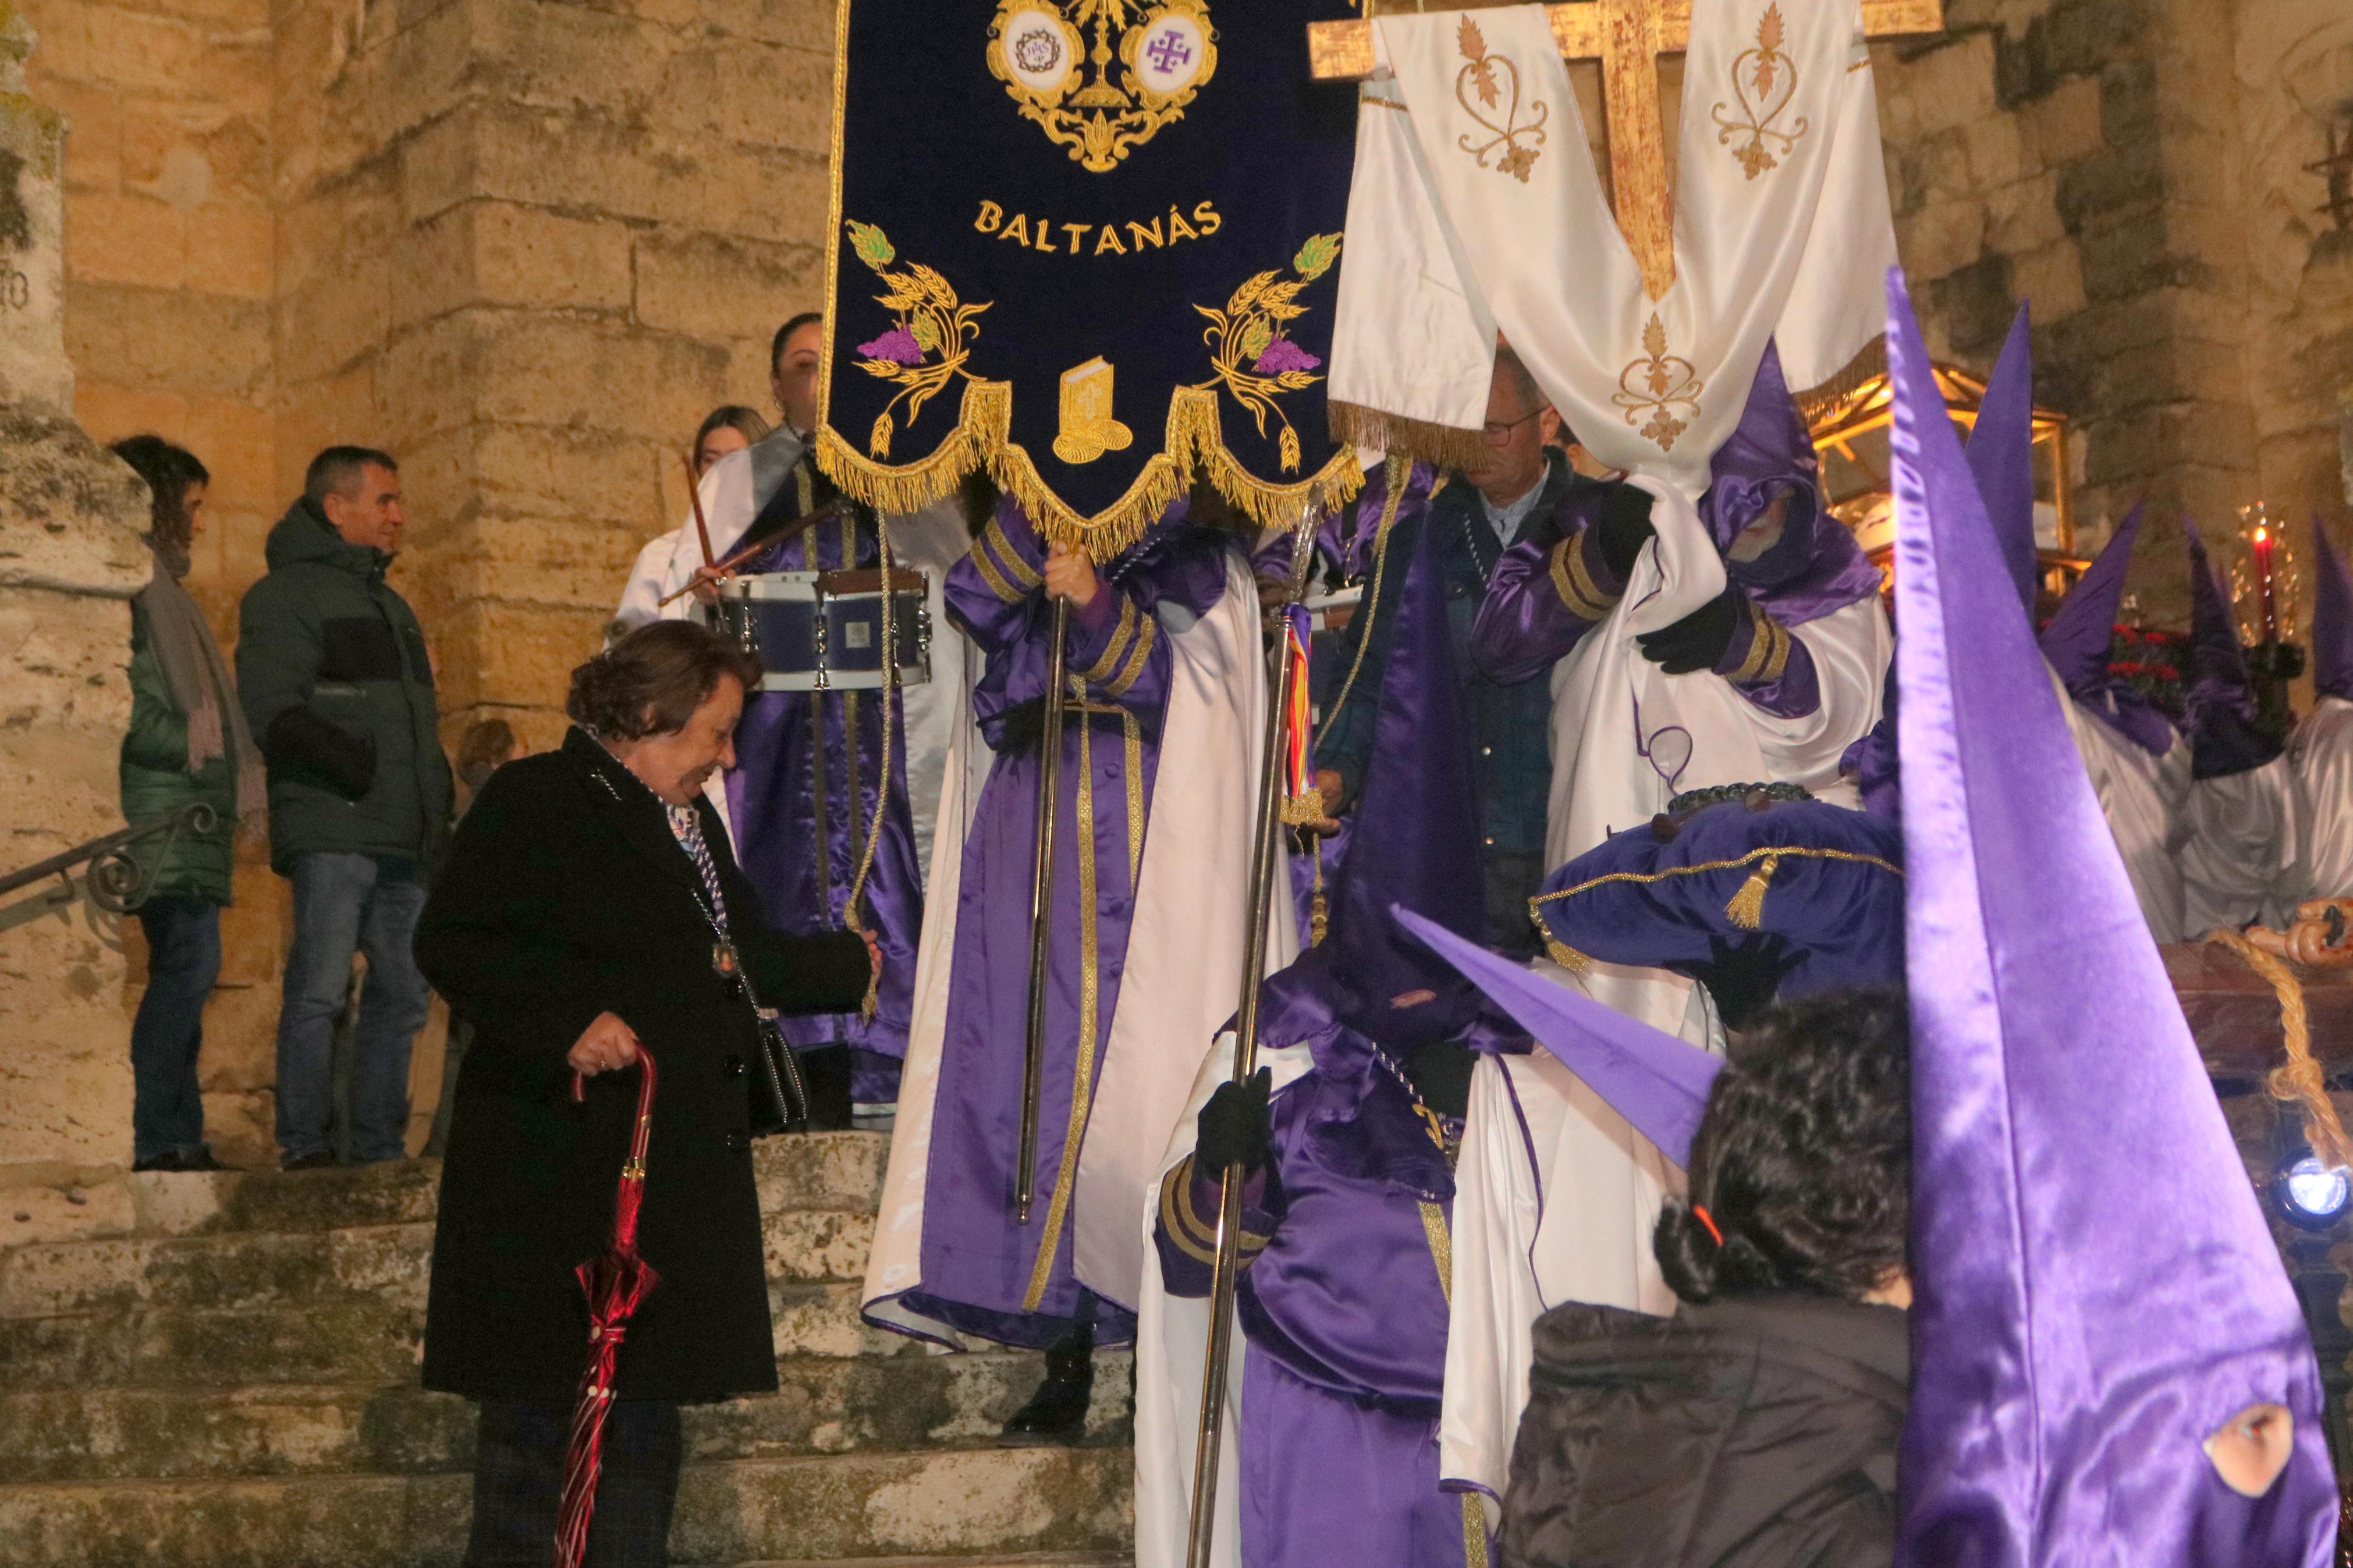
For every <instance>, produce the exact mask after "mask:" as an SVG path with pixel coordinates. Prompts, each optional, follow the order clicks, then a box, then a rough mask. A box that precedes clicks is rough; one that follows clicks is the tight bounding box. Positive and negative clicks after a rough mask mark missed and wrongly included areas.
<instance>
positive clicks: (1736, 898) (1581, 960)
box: [1528, 844, 1904, 970]
mask: <svg viewBox="0 0 2353 1568" xmlns="http://www.w3.org/2000/svg"><path fill="white" fill-rule="evenodd" d="M1784 860H1844V861H1847V862H1848V863H1850V864H1852V865H1857V866H1876V867H1878V868H1880V869H1881V870H1883V871H1885V872H1887V873H1888V874H1889V875H1890V876H1895V877H1901V876H1902V875H1904V868H1903V867H1901V866H1898V865H1896V864H1894V862H1893V861H1890V860H1885V859H1883V858H1880V857H1879V856H1876V855H1860V854H1857V853H1855V852H1854V851H1853V850H1852V849H1815V848H1811V847H1808V846H1805V845H1799V844H1778V845H1767V846H1765V847H1762V848H1757V849H1751V850H1750V851H1749V852H1748V853H1747V854H1746V855H1743V856H1741V857H1740V858H1738V859H1736V860H1703V861H1700V862H1699V863H1698V864H1696V865H1693V866H1670V867H1668V868H1666V869H1665V870H1663V871H1611V872H1609V873H1607V874H1605V875H1603V876H1599V877H1595V878H1593V879H1590V880H1588V881H1583V882H1579V883H1577V885H1576V886H1575V887H1573V888H1562V889H1559V890H1557V891H1556V892H1550V893H1538V894H1537V895H1536V896H1535V898H1533V899H1530V900H1528V916H1529V918H1530V919H1532V920H1534V921H1535V922H1536V929H1537V930H1538V931H1544V932H1545V944H1546V948H1547V949H1548V950H1552V951H1551V956H1552V961H1553V962H1554V963H1557V964H1559V965H1560V966H1561V967H1562V968H1564V969H1577V970H1581V969H1583V968H1584V967H1586V965H1588V964H1589V963H1591V962H1592V960H1590V959H1588V958H1587V957H1586V956H1585V955H1584V954H1583V953H1581V952H1577V950H1576V949H1575V948H1572V947H1568V946H1566V945H1564V944H1562V943H1561V942H1557V941H1555V940H1554V938H1553V936H1552V933H1551V932H1550V931H1548V930H1546V926H1545V923H1544V906H1545V905H1546V904H1549V903H1551V902H1553V901H1554V900H1556V899H1568V898H1574V897H1576V896H1577V894H1579V893H1582V892H1586V891H1588V890H1589V889H1594V888H1600V887H1607V886H1608V885H1609V884H1610V883H1612V882H1639V883H1642V884H1645V885H1647V884H1649V883H1651V882H1663V881H1666V880H1668V879H1671V878H1674V877H1698V876H1704V875H1705V874H1706V873H1708V872H1710V871H1731V870H1736V869H1737V868H1740V867H1743V866H1750V865H1757V871H1756V873H1755V874H1754V875H1752V876H1751V877H1750V878H1749V879H1748V880H1747V881H1746V882H1744V883H1743V884H1741V888H1740V890H1739V891H1738V892H1736V893H1735V894H1733V895H1732V901H1731V902H1730V903H1729V904H1726V905H1725V911H1724V912H1725V914H1726V915H1728V916H1730V917H1731V919H1732V923H1733V924H1735V925H1736V926H1739V927H1741V928H1742V929H1743V930H1745V931H1755V930H1757V925H1756V923H1755V922H1756V921H1759V920H1761V919H1762V918H1763V916H1764V912H1765V889H1766V887H1767V885H1768V884H1770V883H1771V881H1772V880H1773V873H1774V872H1775V871H1777V870H1778V869H1779V868H1780V865H1781V862H1782V861H1784ZM1758 862H1762V863H1763V864H1761V865H1758ZM1752 889H1753V891H1752ZM1744 915H1746V917H1747V918H1746V919H1744V918H1742V917H1743V916H1744ZM1564 953H1566V954H1567V955H1568V956H1567V957H1563V956H1562V954H1564ZM1571 960H1576V961H1577V962H1571Z"/></svg>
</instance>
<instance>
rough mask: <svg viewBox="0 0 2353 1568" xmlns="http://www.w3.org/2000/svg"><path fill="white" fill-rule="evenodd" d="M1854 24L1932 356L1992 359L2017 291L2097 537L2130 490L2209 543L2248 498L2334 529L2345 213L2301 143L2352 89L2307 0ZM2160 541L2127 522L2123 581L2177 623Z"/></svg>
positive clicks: (2317, 151) (2315, 142)
mask: <svg viewBox="0 0 2353 1568" xmlns="http://www.w3.org/2000/svg"><path fill="white" fill-rule="evenodd" d="M1946 16H1947V22H1948V24H1949V26H1950V29H1951V30H1950V31H1949V32H1948V33H1947V36H1945V37H1941V38H1937V39H1934V40H1911V41H1902V42H1895V43H1889V44H1883V45H1879V46H1876V47H1875V53H1876V55H1877V65H1878V71H1879V83H1880V90H1881V121H1882V126H1883V131H1884V133H1885V136H1886V142H1887V159H1888V177H1889V183H1890V186H1891V189H1892V192H1893V194H1894V205H1895V213H1896V229H1897V242H1898V247H1899V249H1900V250H1901V253H1902V255H1903V258H1904V261H1905V269H1906V271H1907V272H1908V273H1909V274H1910V275H1911V277H1912V279H1913V283H1914V289H1915V298H1916V299H1918V300H1919V301H1920V302H1921V305H1922V307H1923V312H1924V317H1925V321H1924V325H1925V326H1926V330H1927V332H1928V335H1929V346H1930V349H1931V351H1932V352H1934V353H1937V354H1939V355H1940V356H1944V357H1949V358H1951V359H1954V360H1956V361H1958V362H1960V363H1968V364H1974V365H1976V366H1977V367H1978V368H1979V369H1984V368H1987V367H1989V366H1990V364H1991V363H1992V360H1993V357H1994V354H1995V353H1996V351H1997V350H1998V349H1999V348H2000V342H2001V338H2002V335H2003V333H2004V332H2005V331H2007V330H2008V328H2009V325H2010V316H2011V313H2012V312H2013V311H2014V310H2015V309H2016V308H2017V305H2018V303H2019V302H2020V301H2021V300H2031V301H2032V304H2033V310H2034V324H2035V371H2036V380H2037V389H2038V393H2039V395H2040V396H2041V398H2042V400H2043V401H2045V402H2047V403H2050V404H2052V405H2056V406H2057V407H2059V408H2062V409H2063V410H2065V411H2066V412H2067V413H2069V414H2070V415H2072V416H2074V420H2075V425H2074V432H2073V434H2074V440H2073V450H2072V452H2071V454H2070V458H2071V468H2072V469H2073V479H2074V481H2075V485H2076V500H2077V517H2078V521H2079V525H2081V526H2082V527H2083V529H2084V534H2085V538H2084V541H2083V542H2084V543H2085V544H2087V545H2096V544H2097V543H2099V542H2101V541H2102V540H2104V539H2105V535H2106V532H2107V529H2108V526H2109V525H2110V524H2111V523H2112V522H2113V521H2114V520H2115V519H2116V518H2118V517H2120V516H2121V515H2122V514H2123V513H2124V511H2125V510H2126V509H2127V508H2128V507H2130V506H2131V505H2132V504H2133V503H2134V502H2136V501H2139V500H2146V501H2147V503H2148V505H2149V507H2150V510H2151V515H2152V517H2153V518H2154V519H2158V520H2169V519H2170V518H2171V517H2173V516H2175V515H2178V514H2179V513H2180V512H2181V511H2183V510H2187V511H2189V513H2191V514H2192V515H2194V516H2195V517H2196V518H2197V519H2198V521H2199V526H2200V529H2201V531H2204V532H2205V534H2206V536H2207V538H2208V540H2209V541H2210V542H2219V541H2221V540H2222V539H2224V538H2226V537H2227V536H2228V535H2229V533H2230V531H2232V529H2233V528H2234V527H2235V525H2236V518H2235V515H2234V514H2235V510H2236V509H2237V508H2238V507H2239V506H2241V505H2243V504H2245V503H2246V502H2249V501H2253V500H2267V501H2269V502H2271V503H2272V504H2274V506H2276V507H2279V508H2281V509H2282V510H2284V512H2285V513H2286V514H2287V515H2289V516H2291V517H2295V518H2297V519H2299V520H2300V519H2301V518H2302V517H2303V516H2304V515H2305V514H2306V513H2307V512H2309V511H2311V510H2315V509H2318V510H2321V511H2323V513H2324V514H2325V515H2327V517H2328V519H2329V520H2330V521H2331V523H2332V525H2333V526H2337V527H2339V528H2341V527H2342V526H2343V525H2344V522H2345V520H2346V517H2347V510H2346V501H2347V497H2346V495H2345V492H2344V489H2343V488H2342V482H2341V480H2340V479H2339V478H2338V476H2337V464H2338V458H2337V400H2338V397H2339V396H2340V395H2341V389H2343V388H2344V387H2346V386H2347V385H2348V384H2353V236H2347V235H2345V234H2343V233H2341V232H2339V231H2337V230H2336V228H2335V226H2334V225H2333V224H2332V222H2331V221H2330V220H2329V219H2328V218H2327V217H2325V216H2317V215H2316V214H2315V213H2314V211H2313V209H2314V208H2316V207H2317V206H2318V205H2320V204H2321V201H2322V199H2323V195H2324V190H2325V187H2324V184H2323V182H2322V180H2321V177H2320V176H2319V175H2318V174H2312V173H2309V172H2306V170H2305V169H2304V168H2303V165H2304V164H2306V163H2310V162H2312V161H2314V160H2316V159H2317V158H2319V157H2320V156H2322V155H2323V153H2325V152H2326V146H2325V138H2324V132H2323V126H2324V124H2325V123H2326V121H2327V118H2328V116H2329V115H2330V114H2331V113H2337V112H2343V110H2344V106H2345V105H2346V104H2347V103H2348V101H2353V63H2348V61H2349V60H2353V14H2348V12H2347V11H2346V10H2345V8H2344V7H2343V6H2342V5H2335V4H2331V3H2330V0H2308V3H2295V0H2235V3H2232V0H1947V6H1946ZM2185 571H2186V556H2185V552H2184V551H2183V548H2182V546H2181V544H2180V542H2179V537H2178V535H2176V534H2175V533H2174V531H2173V530H2172V529H2171V528H2170V527H2152V528H2150V529H2148V530H2147V531H2145V533H2144V535H2143V543H2142V547H2141V552H2140V557H2139V559H2138V561H2137V564H2136V574H2135V591H2136V592H2137V595H2138V597H2139V601H2140V603H2141V605H2142V606H2143V608H2144V609H2145V610H2147V612H2148V613H2149V614H2150V616H2152V618H2154V619H2157V620H2158V621H2160V622H2164V623H2167V624H2182V623H2186V621H2187V618H2188V588H2187V584H2186V579H2185V576H2184V574H2185Z"/></svg>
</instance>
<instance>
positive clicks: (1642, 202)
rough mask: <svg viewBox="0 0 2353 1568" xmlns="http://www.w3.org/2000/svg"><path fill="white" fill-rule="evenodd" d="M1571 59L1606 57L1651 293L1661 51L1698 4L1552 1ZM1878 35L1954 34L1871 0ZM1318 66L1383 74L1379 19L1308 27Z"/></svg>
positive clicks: (1659, 187) (1896, 1)
mask: <svg viewBox="0 0 2353 1568" xmlns="http://www.w3.org/2000/svg"><path fill="white" fill-rule="evenodd" d="M1545 12H1546V16H1547V17H1548V18H1549V19H1550V21H1551V23H1552V36H1553V41H1554V42H1555V43H1556V44H1557V45H1558V46H1559V47H1560V52H1561V55H1562V57H1563V58H1567V59H1572V60H1597V59H1598V60H1599V61H1600V62H1601V105H1602V118H1603V120H1604V121H1606V122H1607V123H1606V124H1605V127H1604V130H1605V132H1606V133H1607V135H1608V136H1609V189H1610V195H1611V201H1612V205H1615V207H1616V208H1617V212H1618V226H1619V228H1620V229H1621V230H1623V231H1624V232H1625V236H1626V244H1627V246H1628V247H1629V248H1630V249H1631V250H1632V251H1633V253H1634V259H1635V261H1636V262H1637V263H1639V264H1640V265H1641V269H1642V288H1643V290H1644V292H1646V293H1648V294H1649V295H1650V296H1651V299H1653V300H1655V299H1657V298H1658V297H1659V296H1660V295H1662V294H1664V293H1665V292H1666V291H1667V289H1669V287H1671V286H1672V284H1673V282H1674V280H1675V220H1674V204H1673V200H1672V196H1671V195H1670V192H1669V185H1668V182H1667V143H1666V121H1665V118H1664V116H1663V115H1662V113H1661V111H1660V108H1659V63H1658V61H1659V57H1660V56H1661V55H1672V54H1681V53H1683V50H1685V49H1686V48H1688V47H1691V0H1577V3H1575V4H1570V5H1546V7H1545ZM1862 25H1863V31H1864V33H1865V34H1866V35H1868V36H1869V37H1874V38H1890V37H1900V36H1902V35H1905V34H1907V33H1938V32H1942V31H1944V27H1945V8H1944V3H1943V0H1862ZM1307 57H1308V64H1309V71H1310V74H1312V75H1313V76H1314V79H1316V80H1317V81H1362V80H1363V79H1365V78H1366V77H1368V76H1370V75H1372V74H1373V25H1372V23H1371V22H1369V21H1365V20H1357V19H1351V20H1348V21H1342V22H1310V23H1308V24H1307Z"/></svg>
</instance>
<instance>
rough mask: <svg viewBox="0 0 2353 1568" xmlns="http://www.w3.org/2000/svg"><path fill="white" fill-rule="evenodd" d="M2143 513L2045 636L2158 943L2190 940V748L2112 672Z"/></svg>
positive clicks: (2066, 709)
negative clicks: (2184, 858) (2185, 859)
mask: <svg viewBox="0 0 2353 1568" xmlns="http://www.w3.org/2000/svg"><path fill="white" fill-rule="evenodd" d="M2140 522H2141V509H2140V508H2139V507H2137V506H2136V507H2134V508H2133V509H2132V510H2130V511H2128V512H2126V514H2125V520H2124V521H2122V522H2120V523H2118V524H2117V525H2116V532H2115V533H2113V534H2111V535H2109V537H2108V542H2107V543H2106V544H2105V546H2103V547H2102V548H2101V551H2100V553H2099V554H2098V555H2097V556H2096V557H2095V558H2094V560H2093V562H2092V564H2091V568H2090V570H2088V571H2086V572H2085V573H2084V575H2083V576H2082V577H2081V578H2080V579H2078V580H2077V582H2076V584H2075V585H2074V587H2073V588H2072V589H2070V590H2069V591H2068V594H2067V597H2066V598H2065V599H2064V600H2063V601H2061V603H2060V605H2059V611H2058V613H2057V614H2056V615H2054V616H2052V617H2051V621H2050V624H2049V625H2048V626H2044V627H2043V628H2042V637H2041V647H2042V657H2043V659H2044V660H2045V662H2046V663H2047V664H2048V665H2049V666H2050V671H2051V679H2052V680H2053V681H2054V682H2055V683H2056V684H2057V685H2058V687H2059V689H2060V690H2061V691H2062V692H2063V693H2064V694H2065V696H2066V698H2067V700H2066V701H2065V702H2064V703H2063V704H2062V705H2061V712H2062V713H2063V714H2064V715H2065V717H2066V721H2067V732H2068V733H2069V734H2071V735H2073V737H2074V738H2075V750H2076V752H2077V754H2078V755H2079V756H2081V758H2082V759H2083V763H2084V771H2085V772H2086V773H2089V774H2090V775H2091V779H2092V790H2093V793H2094V795H2097V796H2098V797H2099V802H2100V810H2101V812H2102V814H2103V815H2105V816H2106V818H2107V823H2108V830H2109V831H2110V832H2111V833H2113V834H2114V835H2115V836H2116V850H2117V852H2118V853H2119V854H2121V855H2122V856H2123V857H2124V861H2125V871H2126V875H2127V876H2129V877H2130V878H2131V879H2132V886H2133V892H2134V894H2135V896H2136V897H2137V898H2138V899H2139V900H2140V910H2141V914H2142V916H2143V917H2144V918H2145V919H2147V921H2148V929H2149V932H2150V934H2151V935H2153V936H2155V937H2156V938H2157V940H2158V941H2159V942H2184V941H2187V940H2188V938H2189V918H2188V910H2187V899H2188V895H2187V893H2186V891H2185V889H2183V887H2182V881H2181V849H2182V845H2183V844H2184V843H2185V842H2186V841H2187V840H2188V838H2189V785H2190V782H2191V780H2190V773H2191V764H2190V748H2189V746H2188V745H2187V744H2185V743H2184V742H2183V740H2182V737H2181V732H2180V731H2179V730H2178V729H2176V728H2175V727H2174V723H2173V721H2172V720H2171V719H2169V718H2168V717H2166V714H2165V711H2164V710H2162V709H2160V708H2158V706H2157V704H2155V703H2154V702H2152V701H2150V700H2148V698H2147V695H2146V694H2145V693H2143V692H2142V691H2141V690H2140V689H2138V688H2137V687H2136V686H2134V685H2133V684H2132V683H2131V682H2130V681H2128V680H2126V679H2124V677H2122V676H2120V675H2117V674H2116V673H2114V672H2113V671H2112V670H2110V668H2108V664H2109V649H2110V647H2112V646H2113V645H2114V643H2115V640H2116V614H2117V609H2118V606H2120V605H2122V604H2123V602H2124V594H2125V575H2126V572H2127V571H2128V570H2129V569H2130V567H2131V564H2132V552H2133V544H2134V542H2136V541H2137V540H2138V539H2139V538H2140Z"/></svg>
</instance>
